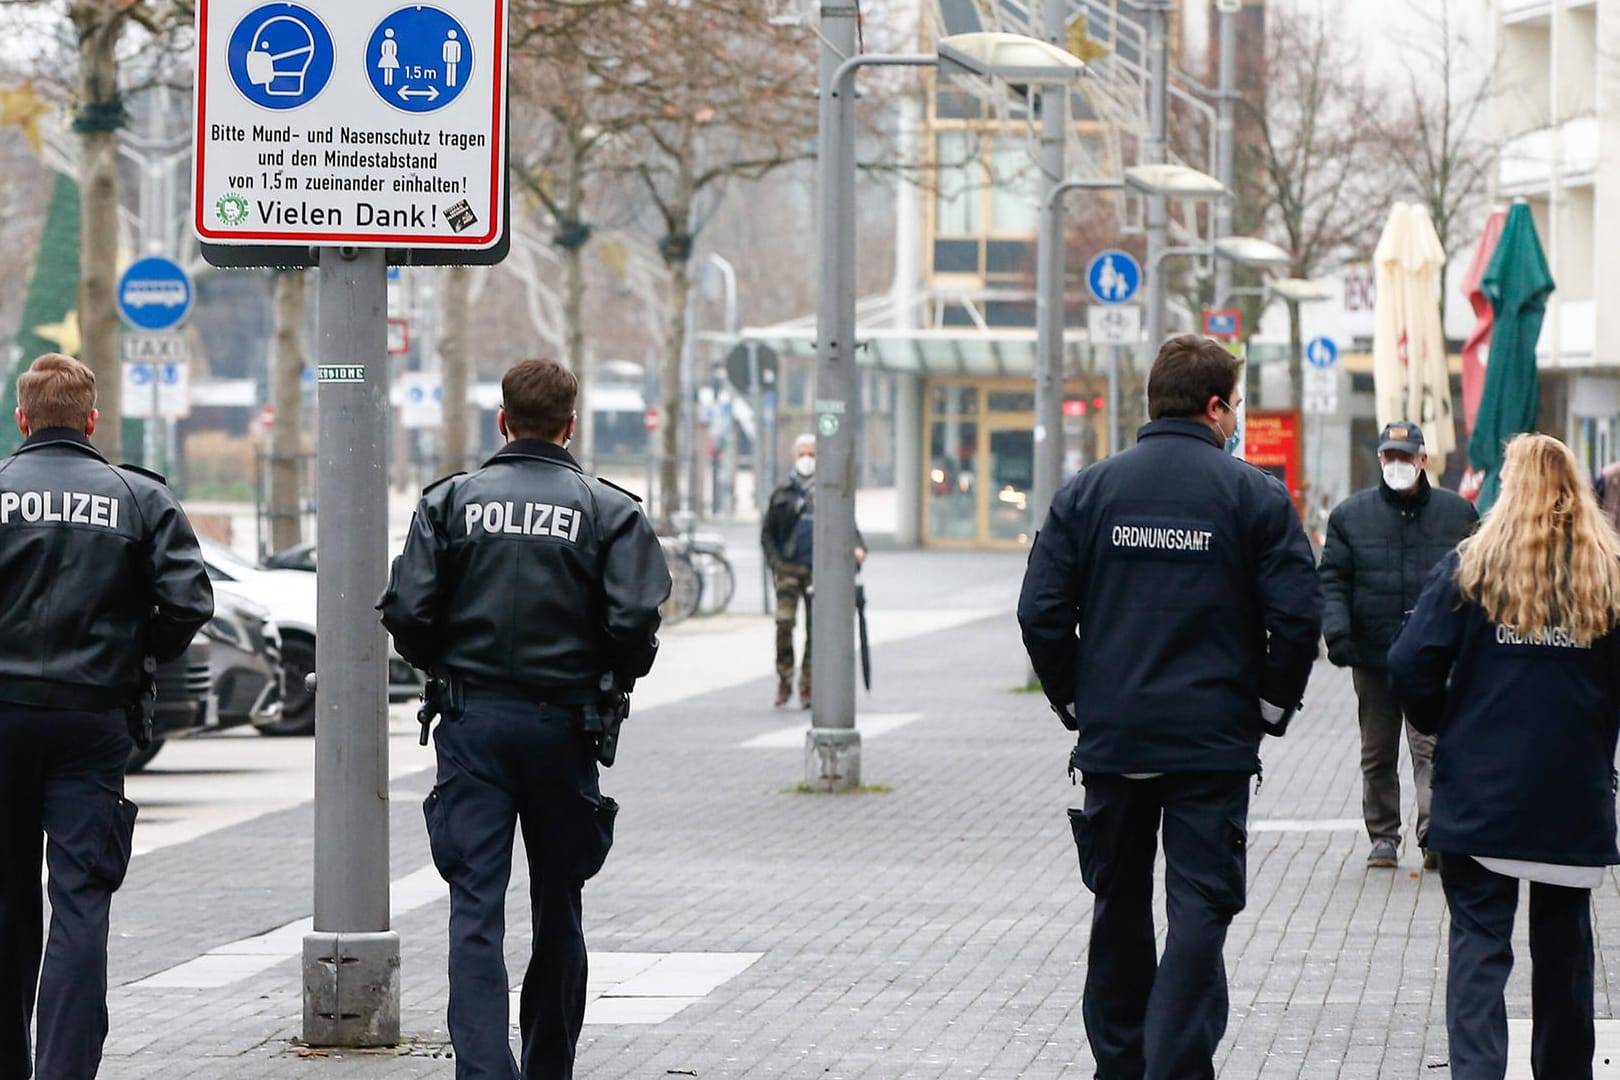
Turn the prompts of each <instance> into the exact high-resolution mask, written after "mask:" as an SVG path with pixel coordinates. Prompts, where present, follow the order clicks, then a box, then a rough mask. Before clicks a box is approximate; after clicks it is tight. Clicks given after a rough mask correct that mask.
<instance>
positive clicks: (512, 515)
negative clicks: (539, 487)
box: [467, 502, 579, 543]
mask: <svg viewBox="0 0 1620 1080" xmlns="http://www.w3.org/2000/svg"><path fill="white" fill-rule="evenodd" d="M480 526H482V527H483V530H484V531H485V532H486V533H501V534H503V535H507V536H550V537H553V538H555V539H558V540H567V541H568V542H569V543H573V542H574V541H575V540H577V539H579V511H578V510H577V509H575V508H574V507H572V506H553V505H552V504H551V503H536V502H524V503H514V502H486V503H469V504H467V535H468V536H471V535H472V534H473V530H474V529H477V528H479V527H480Z"/></svg>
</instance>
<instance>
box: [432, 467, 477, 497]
mask: <svg viewBox="0 0 1620 1080" xmlns="http://www.w3.org/2000/svg"><path fill="white" fill-rule="evenodd" d="M466 475H467V473H466V472H465V471H462V472H453V473H451V474H450V475H449V476H441V477H439V478H438V479H437V480H435V481H433V483H431V484H429V485H428V486H427V487H425V488H423V489H422V494H424V495H426V494H427V493H428V492H430V491H432V490H433V489H434V488H436V487H438V486H439V485H440V484H443V483H445V482H446V481H449V480H454V479H455V478H456V477H458V476H466Z"/></svg>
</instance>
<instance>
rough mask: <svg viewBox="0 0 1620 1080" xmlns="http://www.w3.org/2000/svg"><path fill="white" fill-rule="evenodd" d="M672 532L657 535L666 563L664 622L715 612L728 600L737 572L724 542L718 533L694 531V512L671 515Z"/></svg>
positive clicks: (727, 604) (724, 606)
mask: <svg viewBox="0 0 1620 1080" xmlns="http://www.w3.org/2000/svg"><path fill="white" fill-rule="evenodd" d="M671 523H672V524H673V525H674V526H675V534H674V535H673V536H663V537H660V538H659V543H660V544H662V545H663V548H664V558H665V560H666V561H667V562H668V563H669V577H670V583H671V585H670V593H669V599H668V600H666V601H665V602H664V606H663V607H662V608H661V609H660V611H661V612H662V614H663V617H664V625H665V626H673V625H675V624H676V623H679V622H682V621H684V620H686V619H689V618H691V617H692V616H694V615H718V614H720V613H721V612H722V611H725V610H726V608H727V607H728V606H729V605H730V604H731V597H732V594H733V593H735V592H736V591H737V575H736V573H735V572H734V571H733V570H732V568H731V562H730V561H729V560H728V559H727V558H726V542H725V539H724V538H723V537H721V536H720V535H719V534H718V533H700V532H697V531H696V524H697V519H696V515H694V514H691V513H684V512H683V513H678V514H672V515H671Z"/></svg>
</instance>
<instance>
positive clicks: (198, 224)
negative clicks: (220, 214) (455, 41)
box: [191, 0, 506, 248]
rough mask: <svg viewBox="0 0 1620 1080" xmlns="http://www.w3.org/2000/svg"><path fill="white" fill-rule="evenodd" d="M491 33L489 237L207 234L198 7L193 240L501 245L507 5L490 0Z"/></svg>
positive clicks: (202, 29)
mask: <svg viewBox="0 0 1620 1080" xmlns="http://www.w3.org/2000/svg"><path fill="white" fill-rule="evenodd" d="M494 10H495V32H494V33H493V34H492V35H490V38H491V40H492V41H496V42H499V43H500V45H501V47H500V48H498V49H496V50H495V53H496V58H495V61H494V63H495V86H494V94H493V95H492V96H493V99H494V100H493V104H492V106H491V108H492V110H493V115H492V116H491V118H490V129H491V132H492V135H491V138H490V163H489V190H490V195H491V196H492V198H491V200H490V201H491V204H492V205H491V208H490V215H489V231H488V232H487V233H485V234H484V235H483V236H453V237H439V236H421V235H419V234H415V233H329V232H299V233H289V232H268V233H267V232H251V233H249V232H229V233H215V232H209V231H208V229H207V228H206V227H205V226H204V224H203V220H204V209H205V208H204V204H203V199H202V186H203V166H204V164H205V162H204V160H203V159H204V156H205V154H204V149H205V147H206V146H207V141H206V140H205V139H203V138H202V134H203V132H205V131H207V130H208V116H207V111H208V109H207V102H206V100H205V88H206V87H207V85H208V0H198V2H197V91H196V106H195V109H194V112H195V114H196V117H197V126H196V130H195V131H194V132H193V133H192V147H193V151H194V152H193V156H194V157H195V158H196V170H195V172H194V173H193V175H192V181H191V202H192V214H193V225H194V226H195V228H196V232H197V236H198V237H199V238H201V239H202V240H204V241H207V242H208V243H212V244H232V245H236V244H285V245H287V246H292V247H296V246H306V245H318V246H326V247H330V246H335V245H338V244H348V245H352V246H354V247H368V248H372V247H379V248H380V247H390V248H402V247H413V248H490V247H494V246H495V245H496V244H497V243H499V242H500V239H501V229H500V224H501V222H500V218H501V211H502V208H503V205H504V200H503V199H502V198H501V192H502V187H501V185H502V183H503V182H504V179H505V178H504V176H503V175H502V173H503V170H502V168H501V166H502V163H503V157H502V155H503V150H502V145H501V137H502V136H503V135H504V134H505V125H504V124H502V123H501V108H502V106H503V105H504V104H505V102H506V47H505V44H506V39H505V35H504V34H502V32H501V28H502V26H503V25H504V24H505V22H506V0H495V4H494Z"/></svg>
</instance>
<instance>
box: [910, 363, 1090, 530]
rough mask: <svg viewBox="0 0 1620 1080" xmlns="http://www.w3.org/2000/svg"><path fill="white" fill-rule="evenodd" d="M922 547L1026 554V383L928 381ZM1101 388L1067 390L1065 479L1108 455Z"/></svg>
mask: <svg viewBox="0 0 1620 1080" xmlns="http://www.w3.org/2000/svg"><path fill="white" fill-rule="evenodd" d="M925 393H926V400H927V402H928V419H927V432H926V438H927V440H928V441H927V451H928V452H927V454H926V455H925V458H924V460H925V465H924V469H925V475H924V477H923V515H922V518H923V521H922V525H923V540H924V542H925V543H928V544H932V545H938V546H943V547H999V548H1017V547H1026V546H1028V544H1029V542H1030V539H1031V538H1032V537H1033V536H1034V535H1035V527H1036V524H1037V521H1036V517H1037V515H1044V514H1045V513H1046V507H1044V506H1042V507H1034V506H1031V505H1030V504H1029V489H1030V487H1031V485H1032V484H1033V483H1034V479H1035V391H1034V388H1033V387H1032V386H1031V384H1030V380H1028V379H1017V378H998V379H930V380H928V385H927V388H926V391H925ZM1106 393H1107V390H1106V383H1104V382H1103V381H1101V380H1076V381H1074V382H1071V383H1069V384H1068V385H1067V386H1066V387H1065V393H1064V407H1063V445H1064V469H1063V472H1064V476H1065V478H1066V477H1068V476H1070V475H1072V474H1073V473H1074V472H1075V471H1076V470H1078V469H1080V468H1082V467H1083V466H1085V465H1087V464H1089V463H1090V462H1092V461H1095V460H1097V458H1098V457H1101V456H1105V455H1106V454H1107V453H1108V451H1109V448H1108V430H1107V429H1108V424H1107V422H1106V418H1107V413H1106V409H1105V406H1106V402H1107V399H1106V397H1105V395H1106Z"/></svg>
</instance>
